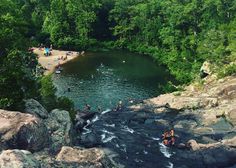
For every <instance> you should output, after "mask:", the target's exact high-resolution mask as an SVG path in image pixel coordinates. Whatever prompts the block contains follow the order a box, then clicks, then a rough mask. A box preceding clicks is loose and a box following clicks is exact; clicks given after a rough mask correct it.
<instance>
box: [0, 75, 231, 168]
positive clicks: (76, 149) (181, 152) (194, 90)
mask: <svg viewBox="0 0 236 168" xmlns="http://www.w3.org/2000/svg"><path fill="white" fill-rule="evenodd" d="M235 102H236V78H235V76H231V77H227V78H224V79H221V80H217V79H216V78H214V77H213V76H208V77H207V78H206V79H205V84H204V85H201V87H199V85H196V84H192V85H190V86H188V87H186V88H185V91H181V92H174V93H170V94H164V95H160V96H158V97H156V98H152V99H148V100H144V101H143V102H142V103H140V104H136V105H133V106H130V107H129V108H128V109H127V111H133V113H134V115H132V116H133V117H132V118H131V122H142V123H147V124H148V123H155V124H158V125H161V126H164V127H165V128H174V129H175V131H176V134H177V136H178V137H179V138H178V139H179V140H178V144H179V145H178V148H177V150H176V155H175V159H176V160H188V161H193V160H194V161H195V162H196V161H197V162H198V163H199V165H201V167H236V129H235V126H236V108H235V106H234V105H235ZM153 114H155V116H159V117H158V119H152V118H151V119H147V118H148V117H147V116H150V115H153ZM84 115H86V114H81V116H80V117H81V121H83V116H84ZM91 116H93V115H91ZM0 123H1V124H0V135H1V144H0V151H1V153H0V167H2V168H12V167H15V168H19V167H32V168H39V167H45V168H52V167H81V168H82V167H83V168H86V167H88V168H90V167H93V168H94V167H95V168H112V167H120V166H118V165H117V164H116V163H115V162H114V161H113V160H112V158H111V157H110V156H109V155H107V154H106V153H105V152H104V149H103V148H98V147H96V146H99V145H96V144H94V145H89V146H90V147H92V148H87V149H86V148H83V147H81V146H82V145H81V144H83V143H82V140H81V142H78V138H77V137H76V136H77V135H78V134H76V133H75V128H74V125H73V123H72V121H71V119H70V116H69V113H68V112H67V111H64V110H59V109H55V110H52V111H51V112H50V113H48V112H47V110H46V109H45V108H44V107H43V106H42V105H41V104H40V103H38V102H37V101H35V100H33V99H30V100H26V101H25V113H22V112H12V111H6V110H0ZM81 126H84V123H82V125H81ZM185 135H186V136H185ZM85 139H86V138H85ZM87 140H88V141H91V143H95V142H96V139H94V137H92V138H91V137H87ZM97 141H98V140H97ZM75 144H77V145H75ZM98 144H99V143H98ZM181 145H182V146H181ZM186 145H187V146H186ZM93 146H95V147H93ZM175 167H181V168H184V167H186V166H185V165H175Z"/></svg>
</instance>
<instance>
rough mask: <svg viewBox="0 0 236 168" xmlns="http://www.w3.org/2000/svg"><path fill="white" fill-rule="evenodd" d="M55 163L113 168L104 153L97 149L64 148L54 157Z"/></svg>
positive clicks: (93, 167) (94, 167)
mask: <svg viewBox="0 0 236 168" xmlns="http://www.w3.org/2000/svg"><path fill="white" fill-rule="evenodd" d="M56 160H57V161H61V162H67V163H77V164H79V165H83V166H84V167H91V168H113V167H115V166H114V165H113V164H112V162H111V161H110V159H109V158H108V157H107V156H106V155H105V153H104V152H103V151H102V150H101V149H98V148H91V149H80V148H76V147H74V148H71V147H67V146H64V147H62V149H61V151H60V152H59V154H58V155H57V156H56Z"/></svg>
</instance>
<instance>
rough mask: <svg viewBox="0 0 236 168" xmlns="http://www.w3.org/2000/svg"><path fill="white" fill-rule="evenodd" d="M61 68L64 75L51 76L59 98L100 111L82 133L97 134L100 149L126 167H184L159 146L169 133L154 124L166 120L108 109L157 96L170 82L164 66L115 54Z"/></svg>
mask: <svg viewBox="0 0 236 168" xmlns="http://www.w3.org/2000/svg"><path fill="white" fill-rule="evenodd" d="M63 68H64V70H63V72H62V73H61V74H60V75H54V76H53V80H54V83H55V85H56V86H57V89H58V91H57V94H58V95H60V96H67V97H69V98H71V99H72V100H73V101H74V103H75V107H76V108H80V109H82V108H83V107H84V104H85V103H88V104H90V105H91V107H92V110H96V109H97V107H98V106H100V107H101V108H102V111H103V112H102V113H101V114H99V115H97V116H95V118H94V119H93V120H92V121H90V124H88V125H87V126H86V127H85V128H84V132H83V136H89V135H95V136H96V137H97V138H98V139H99V141H100V146H101V147H103V148H105V149H108V150H107V151H109V152H108V153H109V155H110V156H113V159H114V160H115V161H116V162H118V163H120V164H121V165H124V167H127V168H158V167H167V168H171V167H175V166H174V165H182V161H176V160H175V159H174V158H175V157H174V156H175V154H176V152H175V150H174V149H171V148H167V147H165V146H164V145H163V144H162V143H161V139H160V137H161V134H162V133H163V131H164V129H166V128H164V127H163V126H162V125H158V124H156V121H157V120H158V119H161V118H162V116H160V115H159V116H158V115H155V114H153V113H146V112H138V113H137V112H131V111H122V112H114V111H111V110H110V109H112V108H113V107H115V106H116V105H117V102H118V101H119V100H122V101H123V104H128V102H129V100H135V101H139V100H143V99H146V98H150V97H154V96H158V95H159V94H160V90H159V87H160V86H164V85H166V83H167V82H168V81H169V80H171V79H172V78H171V76H170V74H169V73H168V71H167V70H166V69H165V68H164V67H162V66H157V64H156V63H154V62H153V61H152V59H150V58H149V57H146V56H143V55H138V54H134V53H129V52H126V51H112V52H96V53H92V52H91V53H87V54H86V55H85V56H81V57H78V59H76V60H74V61H72V62H70V63H68V64H66V65H64V66H63ZM68 88H70V92H68ZM111 153H112V154H111ZM187 164H191V163H187Z"/></svg>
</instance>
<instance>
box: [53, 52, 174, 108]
mask: <svg viewBox="0 0 236 168" xmlns="http://www.w3.org/2000/svg"><path fill="white" fill-rule="evenodd" d="M63 68H64V70H63V72H62V73H61V74H60V75H54V77H53V79H54V83H55V85H56V86H57V88H58V92H57V94H58V95H60V96H62V95H63V96H67V97H69V98H71V99H72V100H73V101H74V103H75V106H76V108H83V107H84V104H85V103H88V104H90V105H91V106H92V108H94V110H95V108H97V106H101V107H102V109H106V108H111V107H114V106H116V104H117V102H118V101H119V99H121V100H122V101H123V102H126V101H127V100H129V99H135V100H143V99H146V98H150V97H154V96H157V95H159V94H160V93H159V90H158V87H159V86H161V85H165V84H166V82H167V81H168V80H170V79H171V77H170V75H169V73H168V71H167V70H166V69H165V68H164V67H161V66H157V65H156V63H154V62H153V61H152V59H150V58H148V57H146V56H142V55H138V54H133V53H130V52H125V51H112V52H96V53H87V54H86V55H85V56H81V57H79V58H78V59H77V60H74V61H73V62H70V63H68V64H66V65H64V66H63ZM68 88H70V89H71V92H67V89H68Z"/></svg>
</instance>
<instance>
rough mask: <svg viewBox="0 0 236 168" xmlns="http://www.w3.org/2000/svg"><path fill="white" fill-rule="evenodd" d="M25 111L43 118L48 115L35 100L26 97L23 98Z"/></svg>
mask: <svg viewBox="0 0 236 168" xmlns="http://www.w3.org/2000/svg"><path fill="white" fill-rule="evenodd" d="M24 111H25V113H29V114H32V115H35V116H37V117H39V118H42V119H45V118H47V117H48V112H47V110H46V109H45V108H44V107H43V106H42V105H41V104H40V103H39V102H37V101H36V100H34V99H28V100H25V110H24Z"/></svg>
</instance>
